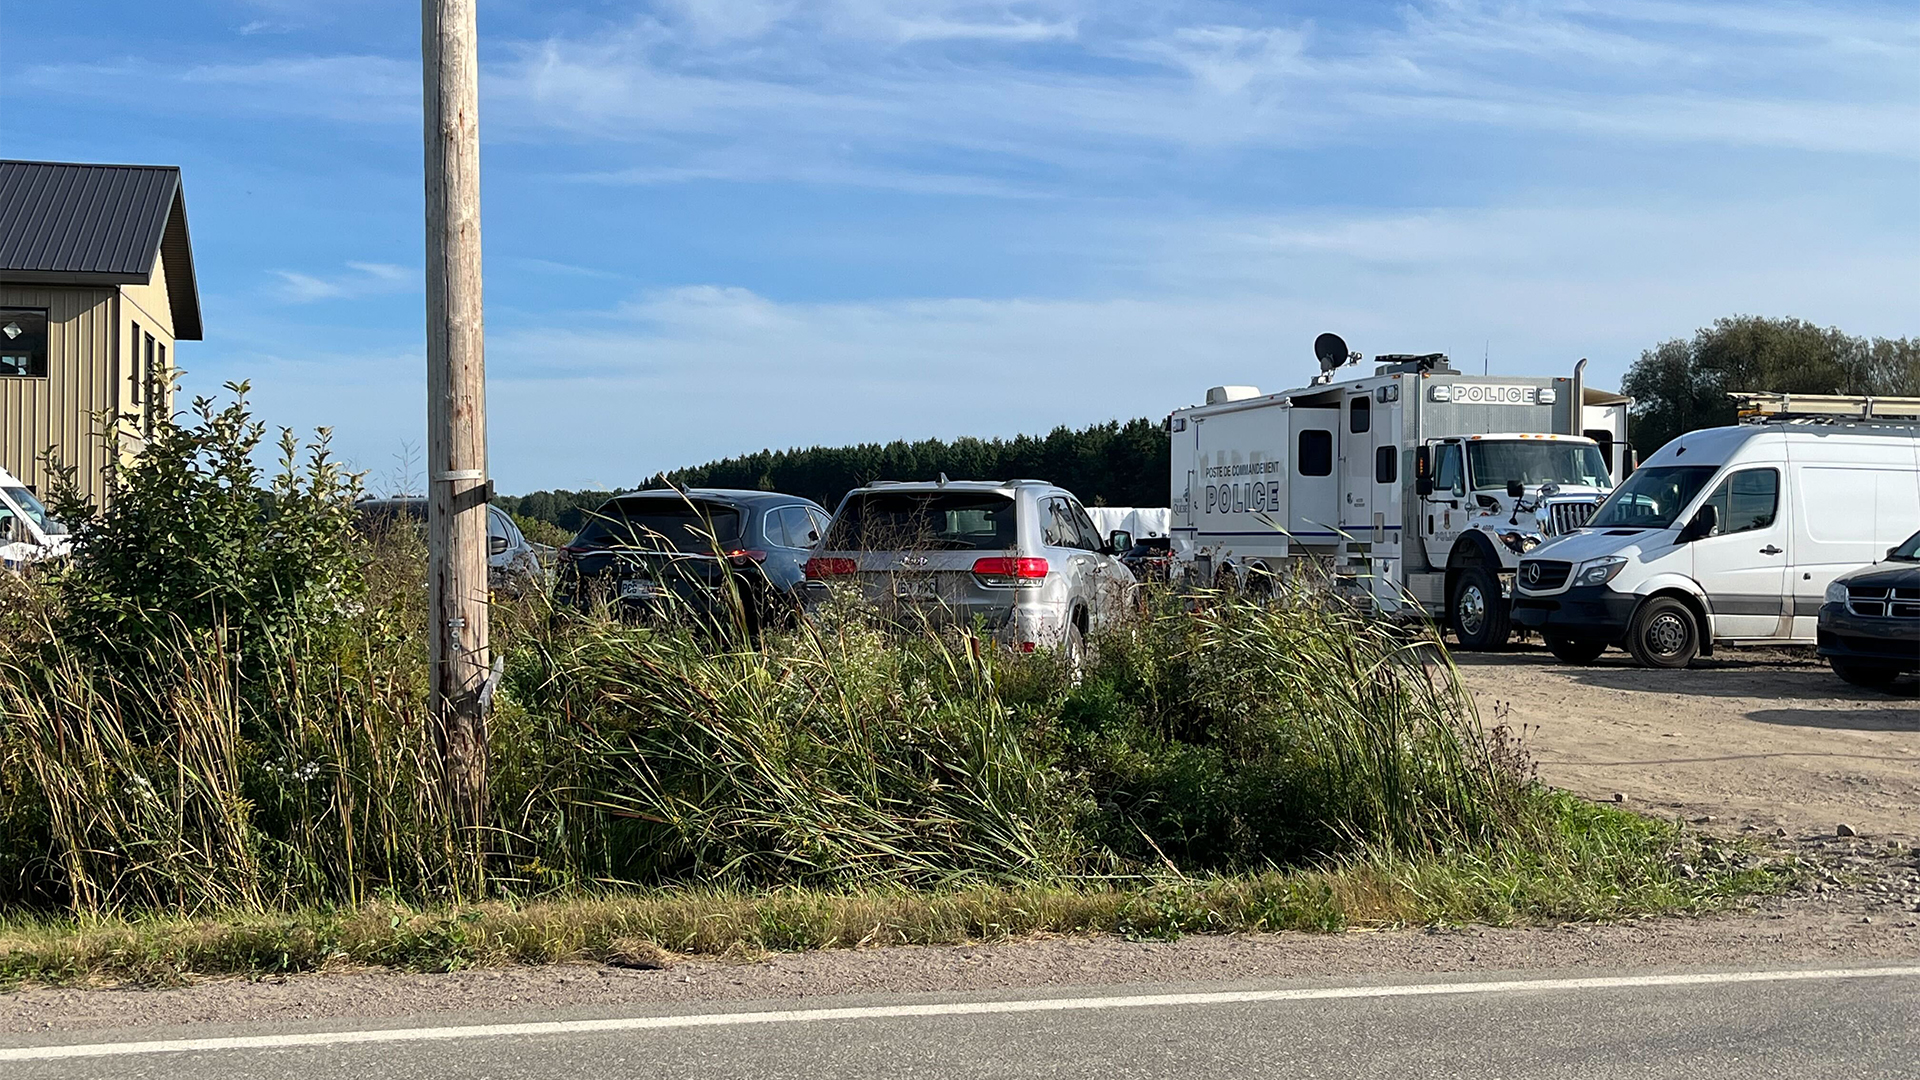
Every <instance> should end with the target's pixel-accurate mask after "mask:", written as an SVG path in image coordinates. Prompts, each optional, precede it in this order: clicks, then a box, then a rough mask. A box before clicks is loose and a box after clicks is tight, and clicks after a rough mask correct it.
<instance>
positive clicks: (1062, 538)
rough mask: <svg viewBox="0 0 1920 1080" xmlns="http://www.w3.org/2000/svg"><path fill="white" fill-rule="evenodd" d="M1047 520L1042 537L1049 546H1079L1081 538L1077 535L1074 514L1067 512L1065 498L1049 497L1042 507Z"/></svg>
mask: <svg viewBox="0 0 1920 1080" xmlns="http://www.w3.org/2000/svg"><path fill="white" fill-rule="evenodd" d="M1041 513H1042V515H1044V518H1045V521H1046V529H1045V530H1044V531H1043V532H1042V533H1041V536H1040V539H1041V540H1042V541H1043V542H1044V543H1045V544H1046V545H1047V546H1048V547H1079V546H1080V538H1079V537H1078V536H1076V535H1075V531H1074V527H1073V516H1072V515H1071V514H1069V513H1068V512H1067V501H1066V500H1065V499H1048V500H1047V502H1046V505H1045V506H1043V507H1042V508H1041Z"/></svg>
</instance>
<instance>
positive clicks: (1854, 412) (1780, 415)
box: [1729, 391, 1920, 424]
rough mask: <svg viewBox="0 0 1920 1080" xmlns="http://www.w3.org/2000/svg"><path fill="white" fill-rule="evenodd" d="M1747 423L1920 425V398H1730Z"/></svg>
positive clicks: (1742, 395) (1756, 395)
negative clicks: (1870, 422)
mask: <svg viewBox="0 0 1920 1080" xmlns="http://www.w3.org/2000/svg"><path fill="white" fill-rule="evenodd" d="M1729 396H1730V397H1732V398H1733V401H1734V404H1735V406H1736V407H1738V409H1739V412H1740V419H1741V420H1742V421H1745V422H1747V423H1754V424H1765V423H1781V422H1789V421H1796V420H1797V421H1802V422H1816V423H1817V422H1826V423H1834V422H1838V421H1843V420H1868V421H1876V422H1880V423H1889V422H1890V423H1896V424H1915V423H1920V397H1875V396H1872V395H1866V394H1858V395H1856V394H1776V393H1770V392H1766V391H1762V392H1758V393H1753V392H1744V393H1737V394H1731V395H1729Z"/></svg>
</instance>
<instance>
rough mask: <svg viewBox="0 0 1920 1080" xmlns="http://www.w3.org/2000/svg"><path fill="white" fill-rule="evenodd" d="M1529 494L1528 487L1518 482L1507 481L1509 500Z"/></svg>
mask: <svg viewBox="0 0 1920 1080" xmlns="http://www.w3.org/2000/svg"><path fill="white" fill-rule="evenodd" d="M1526 493H1527V485H1525V484H1523V483H1521V482H1520V481H1518V480H1509V481H1507V498H1509V499H1518V498H1520V497H1521V496H1523V495H1525V494H1526Z"/></svg>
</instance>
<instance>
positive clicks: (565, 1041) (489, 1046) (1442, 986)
mask: <svg viewBox="0 0 1920 1080" xmlns="http://www.w3.org/2000/svg"><path fill="white" fill-rule="evenodd" d="M1916 1018H1920V964H1912V965H1905V966H1899V967H1881V968H1852V969H1829V970H1824V971H1817V970H1809V969H1801V970H1771V971H1741V972H1667V973H1659V974H1654V975H1648V974H1646V973H1627V974H1623V975H1615V976H1593V975H1591V974H1583V975H1580V976H1577V977H1573V978H1543V977H1541V976H1539V975H1537V974H1526V975H1517V976H1513V977H1512V978H1510V979H1509V978H1501V977H1497V976H1496V977H1492V978H1488V977H1476V978H1473V979H1456V980H1449V981H1434V982H1427V983H1414V982H1400V983H1392V982H1373V983H1366V984H1351V983H1349V984H1329V983H1324V982H1305V981H1286V980H1265V981H1262V982H1259V983H1249V984H1239V985H1233V986H1219V985H1199V986H1181V987H1168V986H1158V985H1156V986H1151V987H1134V988H1127V987H1118V988H1108V989H1106V990H1102V991H1098V992H1094V991H1085V990H1082V991H1072V992H1063V993H1060V994H1056V995H1049V996H1035V995H1028V996H1025V997H1017V998H1015V997H1004V996H1002V997H987V996H970V997H959V996H949V997H943V998H927V997H915V998H911V999H902V998H866V999H841V998H834V999H819V998H814V999H808V1000H805V1001H792V1002H766V1003H760V1004H757V1005H753V1006H743V1007H738V1008H731V1009H728V1010H726V1011H724V1012H694V1011H687V1012H679V1013H674V1012H658V1013H653V1014H650V1015H644V1016H633V1015H626V1016H597V1017H596V1016H593V1015H591V1014H581V1013H574V1014H571V1015H565V1016H554V1015H535V1016H494V1017H488V1018H485V1019H484V1020H483V1021H481V1020H477V1021H476V1022H475V1023H473V1024H471V1025H464V1026H461V1025H455V1026H448V1025H447V1022H446V1020H445V1019H444V1018H439V1019H436V1020H434V1021H432V1025H433V1026H422V1027H408V1026H405V1025H391V1024H389V1025H382V1026H378V1027H361V1028H356V1027H355V1026H354V1025H351V1024H341V1023H339V1022H337V1021H333V1022H329V1023H327V1024H325V1025H316V1026H311V1027H308V1028H306V1029H295V1028H288V1027H278V1028H271V1029H261V1028H251V1029H223V1028H221V1027H219V1026H218V1025H201V1026H197V1027H194V1028H191V1029H174V1030H169V1031H154V1030H151V1029H148V1030H142V1031H137V1032H128V1033H124V1034H123V1035H121V1036H119V1037H115V1036H113V1035H111V1034H107V1033H101V1034H96V1035H92V1036H83V1037H75V1036H71V1035H69V1036H64V1037H63V1038H62V1039H61V1040H60V1041H59V1042H58V1043H55V1042H53V1041H51V1040H50V1041H49V1042H47V1043H45V1044H42V1045H40V1046H34V1045H32V1044H30V1043H29V1042H28V1041H26V1040H22V1039H18V1038H14V1039H9V1040H7V1041H6V1042H5V1043H4V1044H0V1076H6V1077H8V1078H9V1080H39V1078H55V1077H57V1078H77V1077H87V1078H95V1077H99V1078H106V1077H168V1078H178V1080H227V1078H233V1080H238V1078H242V1077H246V1078H260V1080H267V1078H277V1077H302V1078H306V1077H336V1076H354V1077H388V1078H394V1080H468V1078H472V1080H480V1078H505V1077H515V1078H535V1080H538V1078H549V1077H553V1078H558V1077H566V1078H569V1080H575V1078H586V1077H622V1078H625V1077H700V1078H706V1077H756V1078H786V1077H793V1078H809V1080H811V1078H817V1077H850V1078H852V1077H857V1078H868V1077H871V1078H874V1080H883V1078H895V1077H899V1078H913V1077H928V1078H936V1077H937V1078H943V1080H945V1078H967V1080H971V1078H976V1077H1035V1078H1050V1077H1076V1078H1077V1077H1088V1078H1098V1080H1129V1078H1135V1077H1156V1078H1157V1077H1177V1078H1179V1080H1236V1078H1240V1077H1254V1076H1275V1077H1288V1078H1313V1077H1340V1078H1356V1077H1392V1078H1395V1080H1403V1078H1426V1077H1434V1078H1442V1077H1444V1078H1449V1080H1452V1078H1469V1077H1528V1078H1534V1077H1539V1078H1549V1077H1579V1078H1580V1080H1606V1078H1610V1077H1635V1078H1642V1077H1685V1078H1688V1080H1717V1078H1722V1077H1725V1078H1738V1080H1753V1078H1755V1077H1761V1076H1793V1077H1796V1078H1808V1077H1826V1076H1831V1077H1845V1078H1848V1080H1852V1078H1858V1077H1875V1076H1886V1077H1911V1076H1915V1075H1920V1027H1916V1023H1915V1021H1916ZM80 1040H85V1041H80ZM178 1040H192V1041H190V1042H185V1043H183V1042H180V1041H178ZM56 1045H58V1046H59V1047H60V1048H58V1049H56V1048H55V1046H56ZM48 1055H70V1056H63V1057H62V1056H48Z"/></svg>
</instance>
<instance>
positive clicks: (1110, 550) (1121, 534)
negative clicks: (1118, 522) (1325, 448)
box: [1107, 529, 1133, 555]
mask: <svg viewBox="0 0 1920 1080" xmlns="http://www.w3.org/2000/svg"><path fill="white" fill-rule="evenodd" d="M1131 547H1133V534H1132V533H1130V532H1128V531H1127V530H1125V529H1115V530H1113V531H1112V532H1110V533H1108V534H1107V554H1109V555H1125V554H1126V553H1127V549H1129V548H1131Z"/></svg>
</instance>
